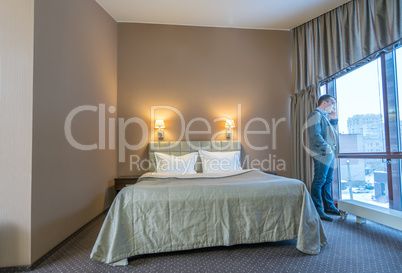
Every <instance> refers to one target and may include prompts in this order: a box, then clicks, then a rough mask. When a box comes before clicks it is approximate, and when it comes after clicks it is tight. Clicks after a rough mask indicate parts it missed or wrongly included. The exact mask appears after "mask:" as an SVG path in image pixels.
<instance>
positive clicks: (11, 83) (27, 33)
mask: <svg viewBox="0 0 402 273" xmlns="http://www.w3.org/2000/svg"><path fill="white" fill-rule="evenodd" d="M33 21H34V5H33V1H31V0H18V1H16V0H1V1H0V117H1V119H0V187H1V190H0V267H8V266H13V265H28V264H29V263H30V258H31V252H30V247H31V164H32V133H31V132H32V77H33V36H34V29H33Z"/></svg>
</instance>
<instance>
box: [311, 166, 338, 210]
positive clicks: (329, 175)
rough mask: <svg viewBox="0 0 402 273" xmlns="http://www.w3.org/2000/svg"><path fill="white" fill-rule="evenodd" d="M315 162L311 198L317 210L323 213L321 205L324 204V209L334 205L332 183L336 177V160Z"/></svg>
mask: <svg viewBox="0 0 402 273" xmlns="http://www.w3.org/2000/svg"><path fill="white" fill-rule="evenodd" d="M313 160H314V179H313V183H312V184H311V198H312V199H313V203H314V206H315V208H316V209H317V210H321V211H323V207H322V204H321V198H322V203H323V204H324V209H329V208H330V207H332V206H333V205H334V201H333V200H332V197H331V183H332V179H333V175H334V166H335V158H332V159H330V160H329V162H328V161H327V162H325V161H323V160H317V159H315V158H313Z"/></svg>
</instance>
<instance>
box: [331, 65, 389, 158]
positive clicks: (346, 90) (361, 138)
mask: <svg viewBox="0 0 402 273" xmlns="http://www.w3.org/2000/svg"><path fill="white" fill-rule="evenodd" d="M336 92H337V105H338V107H337V109H338V118H339V123H338V127H339V151H340V152H341V153H364V152H369V153H373V152H385V130H384V117H383V97H382V78H381V62H380V59H377V60H374V61H372V62H370V63H368V64H366V65H364V66H362V67H360V68H358V69H356V70H354V71H352V72H350V73H349V74H346V75H345V76H342V77H340V78H338V79H337V80H336Z"/></svg>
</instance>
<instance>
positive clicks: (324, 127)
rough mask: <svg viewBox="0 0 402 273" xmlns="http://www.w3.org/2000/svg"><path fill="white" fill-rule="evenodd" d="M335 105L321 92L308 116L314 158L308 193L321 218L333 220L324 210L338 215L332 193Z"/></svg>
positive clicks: (335, 136)
mask: <svg viewBox="0 0 402 273" xmlns="http://www.w3.org/2000/svg"><path fill="white" fill-rule="evenodd" d="M335 105H336V101H335V98H334V97H333V96H331V95H323V96H321V97H320V98H319V100H318V107H317V108H316V109H315V110H314V111H313V112H312V113H311V114H310V115H309V117H308V120H307V126H308V135H309V140H310V155H311V156H312V157H313V161H314V179H313V183H312V184H311V197H312V199H313V202H314V205H315V208H316V209H317V212H318V214H319V215H320V218H321V219H322V220H326V221H332V220H333V219H332V217H330V216H328V215H327V214H326V213H330V214H335V215H340V213H339V210H338V209H337V208H336V207H335V206H334V202H333V200H332V197H331V183H332V179H333V173H334V166H335V149H336V143H337V132H336V128H335V127H336V126H337V125H338V119H337V117H336V112H335ZM322 205H324V208H323V206H322Z"/></svg>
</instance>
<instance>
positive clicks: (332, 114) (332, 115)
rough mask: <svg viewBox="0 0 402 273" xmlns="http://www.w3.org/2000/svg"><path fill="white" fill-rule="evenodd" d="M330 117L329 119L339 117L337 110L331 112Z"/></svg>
mask: <svg viewBox="0 0 402 273" xmlns="http://www.w3.org/2000/svg"><path fill="white" fill-rule="evenodd" d="M328 119H329V120H331V119H337V117H336V112H335V111H332V112H331V113H329V115H328Z"/></svg>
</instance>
